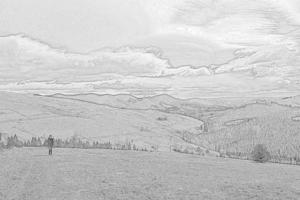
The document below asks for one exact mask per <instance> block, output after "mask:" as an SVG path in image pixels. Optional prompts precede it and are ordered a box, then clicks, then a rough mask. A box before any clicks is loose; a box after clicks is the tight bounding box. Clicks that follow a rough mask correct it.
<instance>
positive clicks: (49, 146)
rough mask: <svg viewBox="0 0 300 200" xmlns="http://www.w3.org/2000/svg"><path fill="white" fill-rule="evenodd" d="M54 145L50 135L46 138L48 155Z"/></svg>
mask: <svg viewBox="0 0 300 200" xmlns="http://www.w3.org/2000/svg"><path fill="white" fill-rule="evenodd" d="M53 145H54V138H53V136H52V135H49V137H48V148H49V155H52V148H53Z"/></svg>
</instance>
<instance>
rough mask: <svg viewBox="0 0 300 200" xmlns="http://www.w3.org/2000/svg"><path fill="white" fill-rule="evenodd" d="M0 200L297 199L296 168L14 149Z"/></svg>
mask: <svg viewBox="0 0 300 200" xmlns="http://www.w3.org/2000/svg"><path fill="white" fill-rule="evenodd" d="M0 160H1V162H0V180H1V182H0V199H6V200H10V199H24V200H26V199H30V200H37V199H65V200H68V199H72V200H73V199H81V200H88V199H108V200H109V199H114V200H118V199H130V200H134V199H139V200H143V199H157V200H160V199H191V200H193V199H195V200H198V199H218V200H219V199H230V200H235V199H239V200H240V199H272V200H276V199H299V196H300V190H299V188H300V168H299V167H298V166H292V165H278V164H272V163H265V164H257V163H255V162H251V161H243V160H233V159H224V158H212V157H200V156H196V155H189V154H177V153H167V152H135V151H112V150H90V149H89V150H83V149H54V155H53V156H52V157H49V156H47V149H46V148H20V149H13V150H10V151H5V152H3V153H1V154H0Z"/></svg>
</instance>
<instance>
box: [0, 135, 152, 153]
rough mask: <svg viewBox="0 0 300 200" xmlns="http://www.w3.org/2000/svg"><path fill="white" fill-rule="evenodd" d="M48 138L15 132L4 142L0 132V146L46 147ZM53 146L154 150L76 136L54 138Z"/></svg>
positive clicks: (131, 143) (132, 144) (129, 143)
mask: <svg viewBox="0 0 300 200" xmlns="http://www.w3.org/2000/svg"><path fill="white" fill-rule="evenodd" d="M47 146H48V139H47V138H44V137H32V138H31V139H29V140H25V141H24V140H21V139H19V138H18V136H17V135H16V134H15V135H13V136H9V137H7V139H6V142H4V141H3V139H2V135H1V133H0V148H1V147H2V148H12V147H47ZM54 147H56V148H81V149H113V150H133V151H154V150H155V149H154V148H149V147H148V148H147V147H144V146H143V147H141V146H138V145H136V144H134V143H133V141H128V142H124V143H112V142H110V141H97V140H94V141H92V142H90V141H88V140H82V139H80V138H78V137H76V136H73V137H71V138H66V139H61V138H55V139H54Z"/></svg>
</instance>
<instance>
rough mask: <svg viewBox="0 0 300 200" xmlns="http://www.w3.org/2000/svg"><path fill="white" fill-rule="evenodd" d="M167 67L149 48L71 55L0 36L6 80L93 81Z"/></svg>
mask: <svg viewBox="0 0 300 200" xmlns="http://www.w3.org/2000/svg"><path fill="white" fill-rule="evenodd" d="M168 67H170V66H169V63H168V60H167V59H162V58H160V57H159V53H158V52H157V50H155V49H153V48H130V47H122V48H118V49H109V48H106V49H101V50H98V51H94V52H91V53H89V54H74V53H68V52H65V51H62V50H58V49H55V48H52V47H50V46H48V45H46V44H44V43H41V42H39V41H35V40H32V39H30V38H27V37H24V36H21V35H14V36H7V37H0V78H1V79H5V80H7V82H19V81H53V80H56V81H61V82H76V81H86V80H89V81H91V80H97V79H99V78H101V77H102V76H105V75H106V76H107V75H108V74H110V75H111V76H118V75H121V76H159V75H160V73H161V71H162V70H163V69H166V68H168Z"/></svg>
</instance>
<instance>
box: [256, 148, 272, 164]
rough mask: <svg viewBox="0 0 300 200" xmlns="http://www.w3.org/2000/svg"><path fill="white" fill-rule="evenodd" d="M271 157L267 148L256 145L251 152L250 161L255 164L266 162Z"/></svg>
mask: <svg viewBox="0 0 300 200" xmlns="http://www.w3.org/2000/svg"><path fill="white" fill-rule="evenodd" d="M270 158H271V155H270V153H269V151H268V150H267V147H266V146H265V145H263V144H257V145H255V147H254V149H253V151H252V159H253V160H255V161H256V162H262V163H263V162H267V161H268V160H270Z"/></svg>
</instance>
